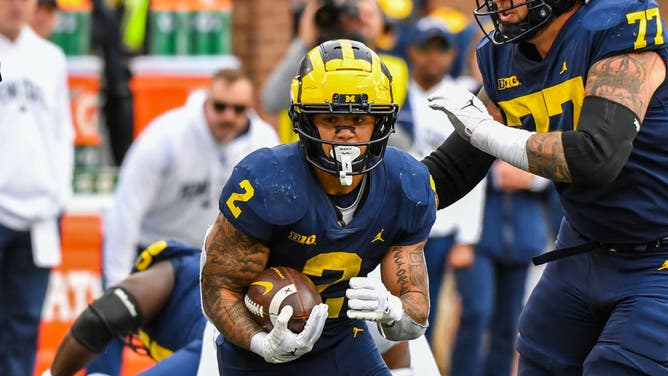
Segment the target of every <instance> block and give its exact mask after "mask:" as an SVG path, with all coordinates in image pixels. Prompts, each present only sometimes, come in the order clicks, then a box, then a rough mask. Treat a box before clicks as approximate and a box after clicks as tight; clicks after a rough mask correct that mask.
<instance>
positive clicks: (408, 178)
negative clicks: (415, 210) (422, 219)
mask: <svg viewBox="0 0 668 376" xmlns="http://www.w3.org/2000/svg"><path fill="white" fill-rule="evenodd" d="M385 161H386V162H387V165H388V166H391V170H390V171H391V175H392V176H396V177H398V178H399V180H400V183H401V184H400V185H401V190H402V192H403V195H404V197H406V198H407V199H408V200H409V201H410V202H413V203H414V204H415V205H418V206H422V205H424V206H427V205H429V202H430V200H434V195H435V190H434V188H435V186H434V182H433V180H432V178H431V176H430V175H429V171H428V170H427V166H425V165H424V164H423V163H421V162H419V161H418V160H416V159H415V158H413V157H412V156H411V155H410V154H408V153H406V152H404V151H401V150H399V149H396V148H394V147H388V148H387V151H386V152H385ZM392 166H396V169H398V171H397V170H395V167H392Z"/></svg>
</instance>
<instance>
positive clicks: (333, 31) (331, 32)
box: [293, 0, 363, 43]
mask: <svg viewBox="0 0 668 376" xmlns="http://www.w3.org/2000/svg"><path fill="white" fill-rule="evenodd" d="M321 3H322V5H321V6H320V8H318V10H317V11H316V12H315V16H314V18H315V19H314V21H315V24H316V26H317V27H318V29H319V30H320V38H318V43H322V42H324V41H326V40H330V39H338V38H348V39H354V40H359V41H362V42H363V40H361V39H360V38H361V34H358V33H353V34H350V33H346V32H345V31H344V30H343V29H342V28H341V15H347V16H350V17H353V18H355V17H358V16H359V8H358V6H357V1H356V0H322V1H321ZM304 6H305V4H304V3H301V4H298V5H296V6H295V7H293V12H294V15H295V16H294V24H293V32H294V33H295V34H296V33H298V28H299V19H300V18H301V15H302V11H303V10H304Z"/></svg>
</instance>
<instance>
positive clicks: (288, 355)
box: [250, 303, 328, 363]
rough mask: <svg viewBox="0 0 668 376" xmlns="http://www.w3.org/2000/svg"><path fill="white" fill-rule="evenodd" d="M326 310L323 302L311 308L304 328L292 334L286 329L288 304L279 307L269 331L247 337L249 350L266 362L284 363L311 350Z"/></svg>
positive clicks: (323, 322)
mask: <svg viewBox="0 0 668 376" xmlns="http://www.w3.org/2000/svg"><path fill="white" fill-rule="evenodd" d="M327 310H328V307H327V304H324V303H320V304H318V305H316V306H315V307H313V309H312V310H311V314H310V315H309V317H308V320H306V325H304V330H302V331H301V333H299V334H296V333H294V332H292V331H291V330H290V329H288V321H290V318H291V317H292V307H291V306H285V307H283V309H281V312H280V313H279V315H278V317H277V318H276V322H275V323H274V328H273V329H272V330H271V332H269V333H266V332H260V333H257V334H255V335H254V336H253V338H251V343H250V348H251V351H253V352H254V353H256V354H258V355H260V356H261V357H263V358H264V360H265V361H266V362H267V363H286V362H291V361H293V360H295V359H297V358H299V357H300V356H302V355H304V354H306V353H307V352H309V351H311V349H312V348H313V345H314V344H315V343H316V341H317V340H318V338H320V335H321V334H322V329H323V328H324V327H325V320H327V314H328V312H327Z"/></svg>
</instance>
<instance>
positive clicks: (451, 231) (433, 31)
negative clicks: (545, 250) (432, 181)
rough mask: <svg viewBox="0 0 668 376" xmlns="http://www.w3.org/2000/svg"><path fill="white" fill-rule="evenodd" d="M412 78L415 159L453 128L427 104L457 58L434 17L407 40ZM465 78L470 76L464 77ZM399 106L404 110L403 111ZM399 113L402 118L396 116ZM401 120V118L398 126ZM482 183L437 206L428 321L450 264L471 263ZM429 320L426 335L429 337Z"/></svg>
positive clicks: (429, 256) (430, 245)
mask: <svg viewBox="0 0 668 376" xmlns="http://www.w3.org/2000/svg"><path fill="white" fill-rule="evenodd" d="M407 53H408V58H409V62H410V64H411V80H410V84H409V87H408V100H407V101H408V102H409V105H408V106H406V107H407V108H409V109H410V114H411V115H412V118H411V120H412V122H413V125H412V129H411V130H406V129H404V132H409V133H411V135H412V138H413V143H412V146H411V148H410V149H409V151H410V152H411V154H413V156H415V157H416V158H418V159H422V158H424V157H425V156H426V155H428V154H430V153H431V151H432V150H434V148H435V147H437V146H438V145H440V144H441V143H442V142H443V141H444V140H445V139H446V138H447V137H448V136H449V135H450V134H451V133H452V127H451V126H450V125H449V124H445V123H444V122H443V117H442V116H438V115H439V114H438V113H436V111H434V110H432V109H431V108H429V106H428V105H427V104H428V102H427V97H428V96H429V95H430V94H431V93H433V92H435V91H436V90H438V89H439V88H440V87H441V86H442V85H443V84H444V83H446V82H453V79H452V78H451V77H450V76H449V75H448V72H449V70H450V68H451V66H452V64H453V62H454V61H455V58H456V54H457V50H456V48H455V43H454V40H453V36H452V34H450V33H449V32H448V30H447V29H446V27H445V25H444V24H443V22H442V21H441V20H439V19H437V18H433V17H425V18H422V19H420V20H419V21H418V22H417V23H416V25H415V29H414V30H413V31H412V34H411V37H410V39H409V41H408V51H407ZM462 82H466V83H469V82H470V79H466V80H465V81H462ZM402 111H403V110H402ZM400 117H402V116H401V115H400ZM401 124H402V123H400V126H401ZM484 187H485V184H484V182H481V183H480V184H478V186H477V187H476V188H475V189H473V190H472V191H471V192H470V193H469V194H467V195H466V196H464V197H463V198H462V199H461V200H459V201H457V202H456V203H454V204H453V205H451V206H449V207H447V208H445V209H443V210H439V211H438V212H437V214H436V222H435V223H434V226H433V227H432V229H431V233H430V234H429V239H428V240H427V244H426V245H425V248H424V253H425V259H426V261H427V270H428V272H429V296H430V298H431V307H430V312H429V321H430V322H432V323H435V322H436V317H437V313H438V305H439V300H438V297H439V292H440V288H441V284H442V281H443V277H444V275H445V273H446V271H447V269H448V266H449V267H451V268H453V269H461V268H467V267H469V266H470V265H471V263H472V262H473V257H474V246H475V244H476V243H477V241H478V239H479V237H480V233H481V228H482V215H483V208H484V204H485V189H484ZM431 328H433V325H432V326H430V328H429V329H427V332H426V333H425V335H426V336H427V339H428V340H429V341H430V342H431V340H432V330H431Z"/></svg>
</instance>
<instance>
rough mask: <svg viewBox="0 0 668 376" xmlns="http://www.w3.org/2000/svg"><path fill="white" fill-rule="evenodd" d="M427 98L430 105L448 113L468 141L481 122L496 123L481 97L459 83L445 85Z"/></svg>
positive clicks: (457, 130)
mask: <svg viewBox="0 0 668 376" xmlns="http://www.w3.org/2000/svg"><path fill="white" fill-rule="evenodd" d="M427 100H428V101H429V107H431V108H433V109H434V110H439V111H443V112H445V114H446V115H448V119H450V122H451V123H452V125H453V126H454V127H455V132H457V134H459V136H460V137H462V138H463V139H465V140H466V141H469V142H471V137H472V136H473V134H474V133H475V129H476V128H477V127H478V126H479V125H480V124H482V123H485V122H488V121H492V122H494V123H496V122H495V121H494V120H493V119H492V117H491V116H490V115H489V113H488V112H487V107H485V105H484V104H483V103H482V102H481V101H480V99H478V97H476V96H475V95H473V94H472V93H471V92H470V91H468V90H466V89H465V88H463V87H461V86H459V85H445V86H444V87H443V88H442V89H440V90H438V91H437V92H436V93H434V94H432V95H431V96H429V98H428V99H427Z"/></svg>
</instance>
